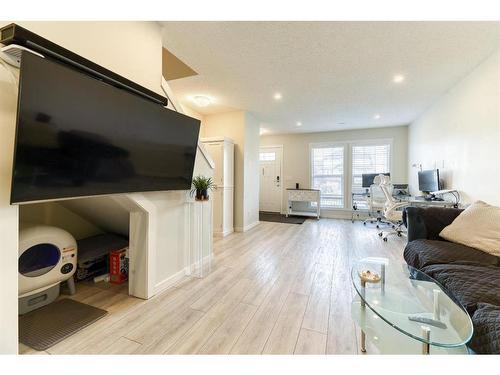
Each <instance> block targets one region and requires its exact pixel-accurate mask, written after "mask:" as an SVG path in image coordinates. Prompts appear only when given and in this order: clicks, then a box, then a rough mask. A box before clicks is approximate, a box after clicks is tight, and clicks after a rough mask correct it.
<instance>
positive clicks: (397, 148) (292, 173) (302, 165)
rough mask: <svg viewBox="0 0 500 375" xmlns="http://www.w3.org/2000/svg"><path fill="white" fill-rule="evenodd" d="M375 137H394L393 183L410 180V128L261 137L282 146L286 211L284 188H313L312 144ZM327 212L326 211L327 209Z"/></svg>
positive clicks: (266, 142)
mask: <svg viewBox="0 0 500 375" xmlns="http://www.w3.org/2000/svg"><path fill="white" fill-rule="evenodd" d="M376 139H392V141H393V150H392V171H391V172H392V175H391V179H392V181H393V182H394V183H406V182H407V178H408V176H407V165H408V144H407V143H408V127H407V126H395V127H387V128H373V129H356V130H341V131H332V132H321V133H299V134H277V135H263V136H261V137H260V145H261V146H277V145H282V146H283V172H282V175H283V185H282V188H283V205H282V207H283V210H285V209H286V206H287V202H286V199H287V198H286V193H285V189H287V188H295V183H296V182H298V183H299V184H300V186H301V187H303V188H310V186H311V177H310V175H309V173H310V155H309V145H310V144H311V143H321V142H348V141H364V140H376ZM324 214H325V215H326V211H324Z"/></svg>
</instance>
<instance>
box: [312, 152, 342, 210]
mask: <svg viewBox="0 0 500 375" xmlns="http://www.w3.org/2000/svg"><path fill="white" fill-rule="evenodd" d="M311 172H312V173H311V180H312V181H311V182H312V184H311V185H312V188H313V189H319V190H320V191H321V207H324V208H343V207H344V200H345V199H344V146H318V147H312V148H311Z"/></svg>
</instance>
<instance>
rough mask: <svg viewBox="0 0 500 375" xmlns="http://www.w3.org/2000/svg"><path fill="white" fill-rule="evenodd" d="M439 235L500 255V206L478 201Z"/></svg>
mask: <svg viewBox="0 0 500 375" xmlns="http://www.w3.org/2000/svg"><path fill="white" fill-rule="evenodd" d="M439 236H441V237H442V238H444V239H445V240H448V241H452V242H456V243H459V244H462V245H466V246H470V247H473V248H475V249H479V250H481V251H484V252H486V253H489V254H492V255H496V256H500V207H496V206H491V205H489V204H487V203H484V202H482V201H477V202H475V203H474V204H471V205H470V206H469V207H467V209H465V211H463V212H462V213H461V214H460V215H458V216H457V218H456V219H455V220H453V222H452V223H451V224H450V225H448V226H446V227H445V228H444V229H443V230H442V231H441V233H439Z"/></svg>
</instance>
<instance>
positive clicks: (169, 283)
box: [154, 267, 189, 295]
mask: <svg viewBox="0 0 500 375" xmlns="http://www.w3.org/2000/svg"><path fill="white" fill-rule="evenodd" d="M188 269H189V268H188V267H185V268H183V269H181V270H180V271H179V272H176V273H174V274H173V275H172V276H169V277H167V278H166V279H165V280H162V281H160V282H159V283H156V284H155V288H154V295H157V294H158V293H161V292H164V291H165V290H167V289H170V288H171V287H173V286H174V285H175V284H177V283H178V282H179V281H181V279H182V278H183V277H184V276H186V273H187V271H188Z"/></svg>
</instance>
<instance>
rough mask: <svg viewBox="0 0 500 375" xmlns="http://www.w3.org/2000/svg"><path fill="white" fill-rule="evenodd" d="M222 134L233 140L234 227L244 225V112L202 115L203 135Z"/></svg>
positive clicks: (216, 135)
mask: <svg viewBox="0 0 500 375" xmlns="http://www.w3.org/2000/svg"><path fill="white" fill-rule="evenodd" d="M219 136H224V137H228V138H231V139H232V140H233V141H234V227H235V229H236V228H243V226H244V212H245V211H244V202H245V201H244V189H245V181H244V176H245V155H244V153H245V112H244V111H233V112H226V113H221V114H215V115H207V116H204V117H203V137H208V138H209V137H219Z"/></svg>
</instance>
